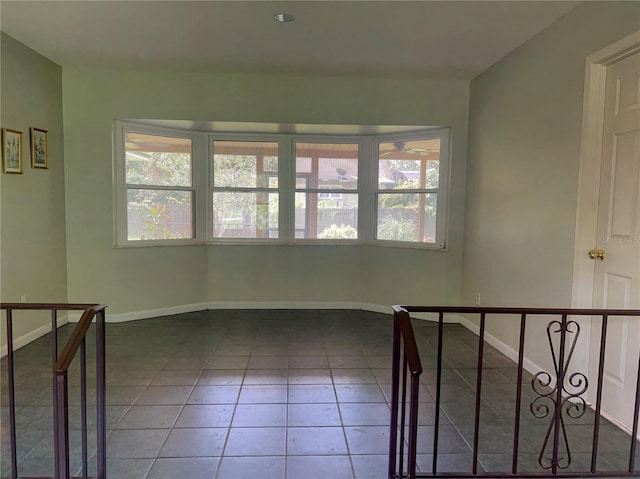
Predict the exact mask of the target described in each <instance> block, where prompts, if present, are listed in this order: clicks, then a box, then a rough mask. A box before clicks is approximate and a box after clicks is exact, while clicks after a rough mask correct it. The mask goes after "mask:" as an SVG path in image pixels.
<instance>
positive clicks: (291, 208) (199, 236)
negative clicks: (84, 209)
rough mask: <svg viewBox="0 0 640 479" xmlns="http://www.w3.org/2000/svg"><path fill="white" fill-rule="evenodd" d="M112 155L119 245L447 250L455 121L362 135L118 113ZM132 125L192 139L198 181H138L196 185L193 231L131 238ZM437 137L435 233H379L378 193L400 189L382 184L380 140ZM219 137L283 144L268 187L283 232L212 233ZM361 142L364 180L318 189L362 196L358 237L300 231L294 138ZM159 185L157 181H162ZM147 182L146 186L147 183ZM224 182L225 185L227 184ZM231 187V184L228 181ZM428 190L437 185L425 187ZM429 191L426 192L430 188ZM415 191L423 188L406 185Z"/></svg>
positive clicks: (194, 174) (147, 131) (116, 241)
mask: <svg viewBox="0 0 640 479" xmlns="http://www.w3.org/2000/svg"><path fill="white" fill-rule="evenodd" d="M113 131H114V136H113V142H114V147H113V151H114V162H113V176H112V178H113V190H112V191H114V199H113V224H114V237H113V241H114V246H115V247H116V248H122V247H148V246H179V245H194V244H205V245H216V244H235V245H238V244H252V245H266V244H271V245H273V244H281V245H286V244H295V245H306V244H310V245H313V244H315V245H318V244H320V245H341V244H343V245H354V244H355V245H358V244H361V245H365V244H373V245H377V246H391V247H404V248H419V249H425V250H434V251H446V249H447V248H446V246H447V243H446V241H447V236H448V204H449V201H448V196H449V182H450V180H449V175H450V163H451V145H450V142H451V130H450V128H449V127H438V128H425V129H423V130H413V131H411V132H407V133H400V134H398V133H394V134H364V135H339V134H337V135H326V134H323V135H310V134H283V133H239V132H233V133H231V132H212V131H194V130H188V129H180V128H168V127H163V126H155V125H149V124H145V123H140V122H135V121H122V120H116V121H115V126H114V130H113ZM128 132H133V133H140V134H147V135H158V136H167V137H173V138H186V139H190V140H191V142H192V156H191V160H192V185H191V187H165V186H161V187H158V188H156V185H136V186H139V187H142V188H146V189H171V190H187V191H192V192H193V193H192V194H193V203H192V224H193V233H194V237H193V238H186V239H159V240H151V239H149V240H129V239H128V238H127V227H128V225H127V191H128V190H129V189H130V188H129V186H130V185H128V184H127V183H126V154H125V142H124V139H125V134H126V133H128ZM431 138H439V139H440V163H439V185H438V189H437V195H438V196H437V209H436V241H435V242H434V243H426V242H417V241H396V240H383V239H377V219H378V195H379V194H380V193H385V192H386V193H389V192H391V191H397V190H383V189H380V188H379V185H378V170H379V161H380V158H379V146H380V144H381V143H390V142H396V141H415V140H424V139H431ZM214 141H246V142H251V141H259V142H273V143H277V144H278V187H277V188H270V189H269V191H272V192H274V193H278V202H279V218H278V238H230V237H227V238H218V237H214V236H213V192H214V191H220V189H219V188H220V187H214V183H213V181H214V179H213V142H214ZM298 143H323V144H332V143H333V144H344V143H349V144H357V145H358V182H357V189H344V190H342V189H340V190H335V189H333V188H317V189H313V191H315V192H317V193H321V192H324V193H330V194H336V193H337V192H339V194H342V193H349V194H356V195H357V197H358V238H357V239H322V238H295V195H296V191H297V190H298V189H299V188H298V187H297V184H296V144H298ZM158 186H159V185H158ZM147 187H148V188H147ZM223 189H224V187H223ZM230 189H231V188H230ZM240 190H246V191H250V190H252V191H263V190H262V189H261V188H255V189H253V188H240ZM427 190H428V191H430V190H431V189H427ZM428 191H427V192H428ZM402 192H403V193H414V192H420V193H422V192H423V191H422V190H419V191H418V190H416V191H414V190H403V191H402Z"/></svg>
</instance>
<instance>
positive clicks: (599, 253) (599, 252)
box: [589, 249, 604, 261]
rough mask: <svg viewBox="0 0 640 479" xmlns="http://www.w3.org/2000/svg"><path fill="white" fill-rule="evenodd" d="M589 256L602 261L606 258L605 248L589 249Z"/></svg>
mask: <svg viewBox="0 0 640 479" xmlns="http://www.w3.org/2000/svg"><path fill="white" fill-rule="evenodd" d="M589 258H591V259H597V260H599V261H602V260H603V259H604V250H603V249H592V250H591V251H589Z"/></svg>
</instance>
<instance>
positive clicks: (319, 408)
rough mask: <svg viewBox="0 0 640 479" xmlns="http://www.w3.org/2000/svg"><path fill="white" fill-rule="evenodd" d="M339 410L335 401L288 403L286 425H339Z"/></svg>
mask: <svg viewBox="0 0 640 479" xmlns="http://www.w3.org/2000/svg"><path fill="white" fill-rule="evenodd" d="M340 425H341V421H340V412H339V411H338V406H337V405H336V404H335V403H324V404H289V408H288V417H287V426H289V427H306V426H340Z"/></svg>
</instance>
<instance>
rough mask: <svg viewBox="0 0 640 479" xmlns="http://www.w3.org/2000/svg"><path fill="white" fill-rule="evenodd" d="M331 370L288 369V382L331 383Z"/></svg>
mask: <svg viewBox="0 0 640 479" xmlns="http://www.w3.org/2000/svg"><path fill="white" fill-rule="evenodd" d="M331 383H332V378H331V371H330V370H329V369H327V368H324V369H290V370H289V384H291V385H297V384H331Z"/></svg>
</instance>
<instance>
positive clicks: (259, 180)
mask: <svg viewBox="0 0 640 479" xmlns="http://www.w3.org/2000/svg"><path fill="white" fill-rule="evenodd" d="M213 186H214V187H228V188H277V187H278V143H276V142H272V143H269V142H256V141H214V142H213Z"/></svg>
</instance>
